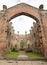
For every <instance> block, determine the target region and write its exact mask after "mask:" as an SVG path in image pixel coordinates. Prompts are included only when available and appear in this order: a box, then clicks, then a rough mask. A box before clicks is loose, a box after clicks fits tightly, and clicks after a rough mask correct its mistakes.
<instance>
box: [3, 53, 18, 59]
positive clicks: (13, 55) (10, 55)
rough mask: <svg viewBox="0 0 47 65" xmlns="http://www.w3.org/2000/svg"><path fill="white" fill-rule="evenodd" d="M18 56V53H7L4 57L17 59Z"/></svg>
mask: <svg viewBox="0 0 47 65" xmlns="http://www.w3.org/2000/svg"><path fill="white" fill-rule="evenodd" d="M18 55H19V52H7V53H6V54H5V55H4V57H5V58H17V57H18Z"/></svg>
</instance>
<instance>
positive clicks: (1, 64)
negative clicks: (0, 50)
mask: <svg viewBox="0 0 47 65" xmlns="http://www.w3.org/2000/svg"><path fill="white" fill-rule="evenodd" d="M0 65H47V62H45V61H13V60H0Z"/></svg>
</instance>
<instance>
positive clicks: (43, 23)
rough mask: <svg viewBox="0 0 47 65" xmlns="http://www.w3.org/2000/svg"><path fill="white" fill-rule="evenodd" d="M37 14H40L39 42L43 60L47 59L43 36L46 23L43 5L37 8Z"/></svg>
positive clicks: (46, 48)
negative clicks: (40, 36)
mask: <svg viewBox="0 0 47 65" xmlns="http://www.w3.org/2000/svg"><path fill="white" fill-rule="evenodd" d="M39 13H40V26H41V34H42V38H40V40H42V42H41V41H40V42H41V43H42V53H43V55H44V57H45V58H47V41H46V39H47V37H46V35H47V34H45V33H46V31H45V26H46V24H45V23H46V21H47V18H46V16H44V13H45V12H44V11H43V5H40V7H39Z"/></svg>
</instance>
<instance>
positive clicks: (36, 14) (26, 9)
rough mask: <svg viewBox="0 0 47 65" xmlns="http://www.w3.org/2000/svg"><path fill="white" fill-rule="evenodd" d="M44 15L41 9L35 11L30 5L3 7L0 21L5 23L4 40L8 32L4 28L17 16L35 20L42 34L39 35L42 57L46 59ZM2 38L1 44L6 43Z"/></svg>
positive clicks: (46, 46)
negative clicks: (42, 51)
mask: <svg viewBox="0 0 47 65" xmlns="http://www.w3.org/2000/svg"><path fill="white" fill-rule="evenodd" d="M45 13H47V11H44V10H43V8H40V9H37V8H35V7H32V6H30V5H27V4H25V3H21V4H18V5H16V6H13V7H11V8H8V9H7V7H6V6H5V5H4V6H3V10H2V11H1V12H0V21H1V22H4V23H5V27H4V31H3V32H4V33H3V34H4V38H6V36H5V33H6V32H8V31H6V29H7V27H6V26H8V22H9V21H10V20H11V19H13V18H15V17H17V16H20V15H26V16H29V17H31V18H33V19H35V20H36V21H37V23H38V26H40V27H41V29H40V30H41V34H42V35H41V37H42V42H41V41H40V42H41V43H42V45H43V48H42V49H43V50H44V55H45V57H46V56H47V45H46V40H47V38H46V34H45V33H44V32H46V31H44V30H43V29H44V27H43V23H44V21H45V23H44V24H45V25H46V20H47V19H46V16H45V15H46V14H45ZM42 15H43V16H42ZM44 16H45V17H44ZM45 25H44V26H45ZM45 28H46V27H45ZM2 29H3V28H2ZM39 35H40V33H39ZM4 38H3V40H2V42H3V43H7V41H6V39H4ZM4 40H5V42H4ZM0 43H1V42H0Z"/></svg>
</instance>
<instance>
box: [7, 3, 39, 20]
mask: <svg viewBox="0 0 47 65" xmlns="http://www.w3.org/2000/svg"><path fill="white" fill-rule="evenodd" d="M6 14H7V18H8V20H9V21H10V20H11V19H13V18H15V17H17V16H20V15H26V16H29V17H31V18H33V19H35V20H36V21H39V9H37V8H35V7H32V6H30V5H27V4H25V3H21V4H18V5H16V6H13V7H11V8H8V9H7V12H6Z"/></svg>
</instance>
